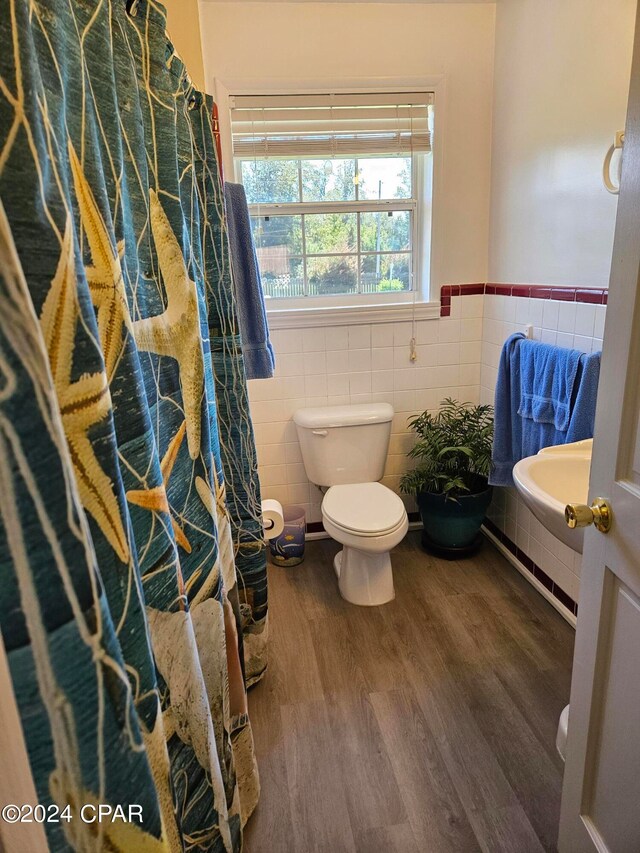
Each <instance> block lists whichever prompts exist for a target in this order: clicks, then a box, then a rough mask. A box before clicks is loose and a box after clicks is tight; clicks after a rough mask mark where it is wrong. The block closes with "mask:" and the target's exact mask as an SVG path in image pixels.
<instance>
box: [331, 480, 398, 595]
mask: <svg viewBox="0 0 640 853" xmlns="http://www.w3.org/2000/svg"><path fill="white" fill-rule="evenodd" d="M322 521H323V524H324V528H325V530H326V531H327V533H328V534H329V535H330V536H331V538H332V539H335V540H336V542H339V543H340V544H341V545H342V546H343V547H342V550H341V551H340V552H339V553H338V554H336V557H335V559H334V563H333V565H334V569H335V572H336V575H337V576H338V586H339V589H340V594H341V595H342V597H343V598H344V599H346V600H347V601H350V602H351V603H352V604H360V605H365V606H375V605H380V604H386V603H387V602H388V601H391V600H392V599H393V598H394V596H395V592H394V588H393V572H392V568H391V556H390V553H389V552H390V551H391V549H392V548H395V546H396V545H397V544H398V543H399V542H400V541H401V540H402V539H403V538H404V536H405V534H406V532H407V530H408V527H409V520H408V518H407V511H406V509H405V506H404V504H403V502H402V500H401V499H400V498H399V497H398V495H396V494H395V493H394V492H392V491H391V489H388V488H387V487H386V486H383V485H382V484H381V483H352V484H347V485H340V486H332V487H331V488H330V489H329V491H328V492H327V493H326V495H325V496H324V500H323V502H322Z"/></svg>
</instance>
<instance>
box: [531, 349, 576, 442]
mask: <svg viewBox="0 0 640 853" xmlns="http://www.w3.org/2000/svg"><path fill="white" fill-rule="evenodd" d="M519 349H520V372H521V376H520V387H521V394H520V406H519V407H518V414H519V415H520V417H522V418H530V419H531V420H533V421H535V423H537V424H553V425H554V427H555V428H556V429H557V430H560V431H561V432H566V431H567V429H568V427H569V418H570V416H571V402H572V397H573V390H574V385H575V382H576V375H577V373H578V365H579V364H580V355H581V353H579V352H578V350H575V349H563V348H561V347H556V346H552V345H551V344H541V343H538V342H537V341H527V340H524V341H522V342H521V343H520V345H519Z"/></svg>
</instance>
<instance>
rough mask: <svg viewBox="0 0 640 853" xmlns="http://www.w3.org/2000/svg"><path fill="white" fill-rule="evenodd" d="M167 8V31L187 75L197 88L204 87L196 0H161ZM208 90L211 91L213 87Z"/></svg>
mask: <svg viewBox="0 0 640 853" xmlns="http://www.w3.org/2000/svg"><path fill="white" fill-rule="evenodd" d="M163 3H164V6H165V8H166V10H167V32H168V33H169V36H170V38H171V41H172V42H173V46H174V47H175V49H176V50H177V51H178V53H179V54H180V58H181V59H182V61H183V62H184V64H185V65H186V66H187V70H188V72H189V76H190V77H191V79H192V80H193V82H194V84H195V85H196V86H197V87H198V88H199V89H203V88H204V85H205V83H204V65H203V62H202V43H201V35H200V18H199V15H198V0H163ZM208 91H210V92H212V91H213V89H209V90H208Z"/></svg>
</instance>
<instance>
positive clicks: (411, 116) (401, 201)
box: [231, 92, 433, 307]
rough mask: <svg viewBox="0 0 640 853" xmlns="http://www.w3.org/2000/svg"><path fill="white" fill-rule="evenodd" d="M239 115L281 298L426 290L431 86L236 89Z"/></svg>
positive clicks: (342, 299) (239, 172)
mask: <svg viewBox="0 0 640 853" xmlns="http://www.w3.org/2000/svg"><path fill="white" fill-rule="evenodd" d="M231 122H232V135H233V156H234V161H235V170H236V179H237V180H239V181H241V182H242V183H243V184H244V187H245V191H246V193H247V199H248V202H249V210H250V213H251V223H252V230H253V236H254V240H255V244H256V249H257V254H258V263H259V267H260V272H261V277H262V283H263V288H264V292H265V296H266V297H267V299H268V300H269V301H270V302H271V304H273V305H274V307H275V306H276V305H277V306H280V307H298V306H302V305H307V306H308V307H314V306H321V305H325V306H327V305H333V306H338V305H351V306H353V305H362V304H376V303H380V302H385V301H387V302H403V301H407V300H412V299H413V298H414V295H415V293H416V291H417V292H418V293H417V295H419V297H420V298H422V294H426V293H428V285H429V258H430V234H431V186H432V180H431V173H432V158H431V139H432V130H433V95H432V94H430V93H428V92H412V93H408V92H403V93H393V94H389V93H385V94H383V93H379V94H373V93H370V94H344V93H340V94H326V95H323V94H308V95H286V96H285V95H242V96H239V95H236V96H235V97H232V98H231ZM285 300H286V301H285Z"/></svg>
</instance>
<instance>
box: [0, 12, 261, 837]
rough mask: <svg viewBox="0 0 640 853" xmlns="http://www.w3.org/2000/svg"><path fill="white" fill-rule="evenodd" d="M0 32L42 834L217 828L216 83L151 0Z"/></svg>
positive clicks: (3, 391)
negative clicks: (103, 811) (112, 817)
mask: <svg viewBox="0 0 640 853" xmlns="http://www.w3.org/2000/svg"><path fill="white" fill-rule="evenodd" d="M0 45H1V46H2V50H0V627H1V630H2V636H3V640H4V644H5V647H6V651H7V654H8V659H9V666H10V669H11V675H12V679H13V684H14V690H15V695H16V701H17V703H18V708H19V711H20V714H21V720H22V726H23V730H24V734H25V738H26V742H27V749H28V753H29V760H30V763H31V768H32V772H33V776H34V781H35V784H36V788H37V793H38V797H39V800H40V802H41V803H43V804H44V805H45V806H46V807H47V809H48V812H47V815H48V817H49V819H48V820H47V822H46V824H45V828H46V831H47V835H48V840H49V844H50V848H51V849H52V850H55V851H58V850H77V851H87V852H89V851H91V853H94V851H98V850H118V851H141V853H142V851H156V850H157V851H181V850H190V851H192V850H206V851H235V850H239V849H240V848H241V844H242V826H243V825H244V823H245V821H246V820H247V818H248V817H249V815H250V814H251V812H252V810H253V808H254V807H255V804H256V802H257V798H258V794H259V783H258V775H257V769H256V764H255V759H254V752H253V741H252V734H251V727H250V723H249V720H248V716H247V702H246V691H245V678H244V677H243V676H245V677H246V681H247V682H251V681H254V680H256V679H257V678H259V676H260V674H261V672H262V671H263V670H264V666H265V644H266V619H267V615H266V581H265V554H264V546H263V544H262V536H261V528H260V514H259V499H260V496H259V487H258V481H257V474H256V461H255V448H254V443H253V434H252V429H251V423H250V419H249V414H248V406H247V395H246V382H245V378H244V369H243V362H242V354H241V348H240V341H239V337H238V333H237V325H236V319H235V312H234V307H233V303H232V301H231V287H230V281H229V275H230V272H229V260H228V252H227V244H226V234H225V226H224V211H223V195H222V191H221V186H220V181H219V173H218V167H217V160H216V152H215V145H214V140H213V136H212V129H211V114H212V106H213V105H212V103H211V100H210V99H209V98H207V97H205V96H203V95H202V94H201V93H199V92H197V91H195V90H194V89H193V87H192V86H191V84H190V81H189V78H188V75H187V73H186V71H185V68H184V66H183V64H182V62H181V61H180V59H179V58H178V57H177V56H176V54H175V52H174V51H173V49H172V47H171V45H170V43H168V41H167V38H166V35H165V14H164V9H163V7H162V6H161V5H160V4H158V3H156V2H153V0H139V1H138V2H136V0H130V2H128V3H125V2H124V0H74V2H69V0H0ZM243 643H244V649H245V654H244V655H243V648H242V646H243ZM243 668H244V670H245V671H244V672H243ZM100 803H103V804H105V805H106V804H109V805H111V806H112V807H116V806H121V807H122V808H123V809H124V812H125V814H126V813H127V812H128V808H129V806H131V805H134V806H137V807H139V808H140V809H141V812H142V820H141V821H137V820H135V819H134V820H133V821H128V822H122V821H116V822H110V821H107V822H85V821H83V820H82V818H81V814H82V812H81V809H82V806H88V807H89V813H91V811H90V810H91V808H92V807H95V806H97V804H100ZM85 813H86V812H85ZM134 813H137V812H135V810H134Z"/></svg>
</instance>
